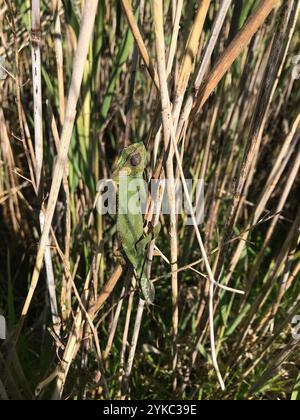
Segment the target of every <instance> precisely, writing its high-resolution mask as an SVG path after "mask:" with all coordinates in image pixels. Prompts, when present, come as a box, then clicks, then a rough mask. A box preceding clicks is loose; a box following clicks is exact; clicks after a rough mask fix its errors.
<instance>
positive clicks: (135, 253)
mask: <svg viewBox="0 0 300 420" xmlns="http://www.w3.org/2000/svg"><path fill="white" fill-rule="evenodd" d="M146 164H147V151H146V149H145V146H144V144H143V143H135V144H133V145H131V146H129V147H126V148H125V149H123V150H122V152H121V153H120V155H119V157H118V159H117V160H116V162H115V164H114V167H113V176H112V177H113V181H114V182H115V183H116V184H117V186H118V233H119V236H120V240H121V244H122V248H123V250H124V253H125V255H126V257H127V259H128V261H129V263H130V264H132V266H133V268H134V270H135V273H136V277H137V281H138V284H139V286H140V289H141V291H142V294H143V298H144V300H145V301H146V302H147V303H148V304H152V303H153V302H154V298H155V290H154V286H153V284H152V283H151V281H150V280H149V279H148V277H147V264H146V250H147V245H148V243H149V242H150V241H151V240H152V239H153V234H149V235H145V234H144V219H143V214H142V208H141V204H140V202H139V201H138V200H137V193H138V189H137V187H135V188H132V191H131V188H130V182H131V181H135V182H140V185H141V187H140V188H139V196H140V199H141V201H144V200H146V199H147V196H146V191H145V188H144V184H143V182H142V181H143V173H144V170H145V167H146ZM120 175H121V177H122V176H124V175H126V181H127V182H124V181H123V180H122V178H120ZM131 186H132V185H131ZM132 201H134V202H135V203H138V205H137V206H136V210H135V211H134V212H132V210H131V209H130V202H132Z"/></svg>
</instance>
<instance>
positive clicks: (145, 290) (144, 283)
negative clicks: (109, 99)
mask: <svg viewBox="0 0 300 420" xmlns="http://www.w3.org/2000/svg"><path fill="white" fill-rule="evenodd" d="M140 286H141V290H142V294H143V297H144V299H145V301H146V302H147V303H148V305H152V304H153V303H154V300H155V288H154V285H153V283H152V282H151V281H149V280H148V279H146V278H142V279H141V284H140Z"/></svg>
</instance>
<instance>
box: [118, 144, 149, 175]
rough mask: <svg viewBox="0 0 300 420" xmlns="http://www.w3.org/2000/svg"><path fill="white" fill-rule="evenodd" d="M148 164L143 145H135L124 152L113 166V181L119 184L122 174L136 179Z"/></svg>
mask: <svg viewBox="0 0 300 420" xmlns="http://www.w3.org/2000/svg"><path fill="white" fill-rule="evenodd" d="M146 163H147V151H146V148H145V146H144V144H143V143H134V144H132V145H131V146H129V147H126V148H125V149H123V150H122V152H121V153H120V155H119V156H118V158H117V159H116V161H115V163H114V166H113V173H112V179H113V181H114V182H116V183H118V181H119V176H120V173H121V172H123V173H124V172H126V174H127V176H131V177H136V176H139V175H141V174H142V173H143V172H144V169H145V167H146Z"/></svg>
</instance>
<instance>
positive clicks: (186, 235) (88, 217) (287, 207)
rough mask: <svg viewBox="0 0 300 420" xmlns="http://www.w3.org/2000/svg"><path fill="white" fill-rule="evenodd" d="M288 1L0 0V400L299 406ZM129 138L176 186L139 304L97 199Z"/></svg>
mask: <svg viewBox="0 0 300 420" xmlns="http://www.w3.org/2000/svg"><path fill="white" fill-rule="evenodd" d="M299 10H300V1H299V0H287V1H279V0H278V1H277V0H260V1H255V0H249V1H245V2H241V1H230V0H218V1H214V2H212V1H206V0H199V1H198V0H192V1H188V2H187V1H182V0H166V1H162V0H155V1H144V0H143V1H132V2H130V1H127V0H121V1H118V0H110V1H109V0H99V1H97V0H85V1H77V0H64V1H61V0H51V1H50V0H44V1H39V0H34V1H32V2H29V1H23V0H22V1H21V0H15V1H14V2H13V1H11V0H0V16H1V19H0V22H1V23H0V163H1V166H0V212H1V218H0V233H1V238H2V241H1V246H0V257H1V270H0V315H2V314H3V315H4V316H5V318H6V321H7V327H8V328H7V329H8V337H7V340H6V341H4V342H1V343H0V399H36V398H37V399H50V398H52V399H65V398H71V399H103V398H121V399H127V398H135V399H170V398H177V399H219V398H222V399H292V400H297V399H300V394H299V340H297V339H295V337H294V338H293V336H292V320H293V319H294V317H295V316H296V315H298V314H300V294H299V276H300V253H299V239H300V238H299V229H300V210H299V187H300V186H299V166H300V148H299V142H300V111H299V103H300V95H299V91H300V90H299V79H297V78H296V77H295V58H294V57H295V56H297V55H299V51H300V45H299V36H298V34H299V29H300V22H299ZM133 141H144V143H145V145H146V146H147V150H148V154H149V164H148V167H147V178H148V180H150V179H151V178H153V179H163V178H168V179H169V181H172V180H173V182H169V183H168V187H167V190H166V191H165V193H164V191H162V190H160V191H158V194H157V196H155V197H154V196H152V197H149V206H148V213H147V214H146V216H145V218H146V220H147V221H151V222H152V224H153V225H156V224H157V223H158V222H159V221H160V222H161V225H162V229H161V233H160V235H159V237H158V238H157V239H156V241H155V243H154V242H153V243H152V244H151V245H150V246H149V249H148V269H149V272H150V273H151V278H152V280H153V281H154V282H155V287H156V291H157V292H156V301H155V305H154V306H153V307H147V306H146V305H145V302H144V301H143V300H141V299H140V294H139V290H138V287H137V285H136V281H135V278H134V276H133V275H132V272H131V270H130V269H129V270H128V269H126V267H124V266H121V265H120V264H119V262H118V259H116V257H115V251H116V249H118V247H119V243H118V242H119V240H118V235H117V229H116V220H115V217H113V216H107V215H106V216H102V215H100V214H99V213H98V212H97V208H96V204H97V198H98V193H97V182H98V180H99V179H101V178H109V177H110V175H111V168H112V164H113V161H114V159H115V157H116V156H117V154H118V152H119V151H120V150H121V149H122V148H123V147H124V146H126V145H128V144H130V143H131V142H133ZM176 178H181V179H182V180H183V182H184V179H185V178H193V180H194V181H196V180H197V179H199V178H203V179H204V182H205V211H204V213H205V214H204V223H203V224H202V225H201V226H199V227H198V226H197V223H196V221H195V219H193V222H194V223H193V225H192V226H189V225H187V224H186V217H187V215H186V213H185V212H183V214H181V215H180V216H178V215H177V214H176V196H175V179H176ZM194 193H195V186H194V189H193V193H192V196H190V195H189V194H190V193H189V191H188V190H187V188H185V189H184V195H185V198H186V200H187V201H188V202H189V205H190V206H191V205H192V199H193V198H194ZM163 194H165V196H166V197H167V200H168V203H169V208H170V215H169V216H166V215H164V214H162V213H161V214H160V215H157V214H155V212H154V208H160V206H161V200H162V198H163ZM240 291H243V292H244V294H241V293H239V292H240ZM236 292H238V293H236Z"/></svg>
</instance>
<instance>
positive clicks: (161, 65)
mask: <svg viewBox="0 0 300 420" xmlns="http://www.w3.org/2000/svg"><path fill="white" fill-rule="evenodd" d="M153 11H154V28H155V35H156V37H155V39H156V56H157V67H158V77H159V83H160V95H161V108H162V124H163V138H164V148H165V153H167V160H166V176H167V180H168V184H167V193H168V200H169V206H170V248H171V271H172V324H173V364H172V369H173V372H175V371H176V367H177V358H178V352H177V334H178V319H179V308H178V275H177V269H178V265H177V258H178V236H177V217H176V195H175V180H174V167H173V151H172V146H171V144H170V136H171V125H172V122H171V120H172V115H171V114H170V113H169V111H170V104H169V93H168V87H167V74H166V57H165V38H164V30H163V11H162V2H161V1H154V3H153ZM174 381H175V382H174V384H173V385H174V388H176V379H175V380H174Z"/></svg>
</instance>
